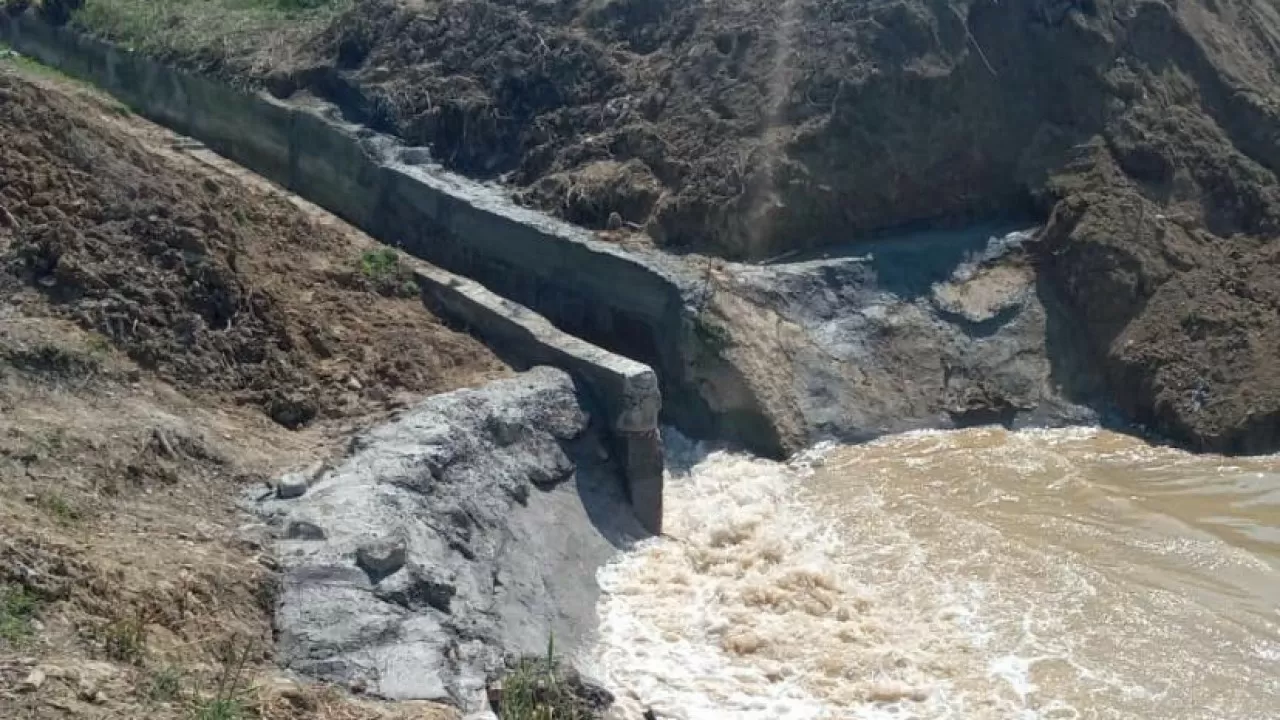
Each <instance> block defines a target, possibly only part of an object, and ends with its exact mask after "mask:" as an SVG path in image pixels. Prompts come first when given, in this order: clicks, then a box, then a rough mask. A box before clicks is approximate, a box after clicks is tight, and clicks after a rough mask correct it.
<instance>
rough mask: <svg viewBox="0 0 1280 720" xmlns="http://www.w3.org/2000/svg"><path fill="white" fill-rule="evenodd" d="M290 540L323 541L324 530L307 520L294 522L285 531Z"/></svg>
mask: <svg viewBox="0 0 1280 720" xmlns="http://www.w3.org/2000/svg"><path fill="white" fill-rule="evenodd" d="M284 536H285V538H287V539H289V540H323V539H324V537H325V536H324V529H323V528H321V527H320V526H319V525H316V524H315V523H310V522H307V521H306V520H292V521H290V522H289V525H288V526H287V527H286V528H285V531H284Z"/></svg>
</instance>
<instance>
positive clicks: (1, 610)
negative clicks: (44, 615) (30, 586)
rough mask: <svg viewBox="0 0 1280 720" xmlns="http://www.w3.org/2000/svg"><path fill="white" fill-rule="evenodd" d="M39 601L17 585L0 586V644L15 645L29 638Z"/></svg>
mask: <svg viewBox="0 0 1280 720" xmlns="http://www.w3.org/2000/svg"><path fill="white" fill-rule="evenodd" d="M38 608H39V600H38V599H37V598H36V596H34V595H32V594H31V593H30V592H28V591H27V589H26V588H23V587H20V586H18V585H8V584H0V642H4V643H7V644H10V645H17V644H18V643H20V642H22V641H23V640H26V639H27V638H28V637H30V636H31V632H32V624H31V621H32V620H35V617H36V610H37V609H38Z"/></svg>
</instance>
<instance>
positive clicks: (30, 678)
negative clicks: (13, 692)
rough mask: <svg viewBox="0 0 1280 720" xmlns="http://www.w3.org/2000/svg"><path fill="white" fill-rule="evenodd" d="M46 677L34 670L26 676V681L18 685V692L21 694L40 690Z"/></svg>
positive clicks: (42, 672) (38, 670)
mask: <svg viewBox="0 0 1280 720" xmlns="http://www.w3.org/2000/svg"><path fill="white" fill-rule="evenodd" d="M46 677H47V676H46V675H45V672H44V671H43V670H41V669H40V668H36V669H35V670H32V671H31V672H30V673H28V674H27V677H26V679H25V680H23V681H22V683H21V684H20V685H18V690H20V691H22V692H35V691H36V690H39V689H40V686H41V685H44V681H45V678H46Z"/></svg>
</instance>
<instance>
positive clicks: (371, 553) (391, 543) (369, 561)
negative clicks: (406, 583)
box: [356, 538, 408, 584]
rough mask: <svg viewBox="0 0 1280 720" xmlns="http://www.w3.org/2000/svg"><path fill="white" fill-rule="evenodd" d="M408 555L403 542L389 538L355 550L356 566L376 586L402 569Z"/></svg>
mask: <svg viewBox="0 0 1280 720" xmlns="http://www.w3.org/2000/svg"><path fill="white" fill-rule="evenodd" d="M407 557H408V554H407V552H406V550H405V546H404V541H403V540H399V539H395V538H390V539H382V540H376V541H374V542H370V543H366V544H364V545H361V546H360V548H359V549H358V550H356V565H358V566H359V567H360V569H361V570H364V571H365V574H366V575H368V576H369V581H370V582H372V583H374V584H377V583H378V582H379V581H381V580H382V579H383V578H385V577H387V576H388V575H391V574H393V573H395V572H396V571H397V570H399V569H400V568H402V567H404V562H405V560H406V559H407Z"/></svg>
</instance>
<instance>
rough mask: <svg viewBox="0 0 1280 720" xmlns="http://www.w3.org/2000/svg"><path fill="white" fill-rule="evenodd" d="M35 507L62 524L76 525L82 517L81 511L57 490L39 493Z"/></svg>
mask: <svg viewBox="0 0 1280 720" xmlns="http://www.w3.org/2000/svg"><path fill="white" fill-rule="evenodd" d="M35 505H36V507H38V508H40V509H41V510H43V511H45V513H47V514H49V515H50V516H52V517H53V519H55V520H57V521H58V522H60V523H64V524H70V523H74V522H77V521H79V520H80V519H81V517H82V515H81V514H80V511H79V510H78V509H76V507H75V506H74V505H72V504H71V502H70V501H68V500H67V499H66V498H65V497H63V496H62V495H61V494H60V493H58V492H57V491H55V490H42V491H41V492H39V493H37V494H36V502H35Z"/></svg>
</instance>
